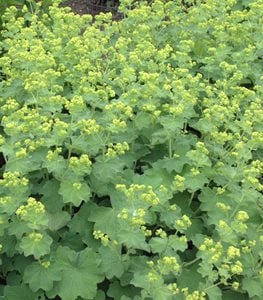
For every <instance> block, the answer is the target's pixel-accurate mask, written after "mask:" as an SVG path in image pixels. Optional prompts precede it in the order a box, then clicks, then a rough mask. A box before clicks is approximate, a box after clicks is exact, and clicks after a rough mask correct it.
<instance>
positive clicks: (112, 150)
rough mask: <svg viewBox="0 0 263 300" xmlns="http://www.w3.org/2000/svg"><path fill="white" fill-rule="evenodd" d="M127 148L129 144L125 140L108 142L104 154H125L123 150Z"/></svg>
mask: <svg viewBox="0 0 263 300" xmlns="http://www.w3.org/2000/svg"><path fill="white" fill-rule="evenodd" d="M128 150H129V144H128V143H127V142H123V143H116V144H112V143H110V144H109V145H108V149H107V152H106V154H105V155H106V156H107V157H115V156H118V155H123V154H125V152H126V151H128Z"/></svg>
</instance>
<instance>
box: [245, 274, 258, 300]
mask: <svg viewBox="0 0 263 300" xmlns="http://www.w3.org/2000/svg"><path fill="white" fill-rule="evenodd" d="M262 283H263V282H262V280H261V279H260V278H248V277H245V278H243V280H242V287H243V289H244V290H246V291H247V292H248V294H249V297H250V298H253V297H255V296H258V297H262V295H263V285H262Z"/></svg>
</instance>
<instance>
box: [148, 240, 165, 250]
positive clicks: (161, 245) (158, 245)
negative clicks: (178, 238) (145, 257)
mask: <svg viewBox="0 0 263 300" xmlns="http://www.w3.org/2000/svg"><path fill="white" fill-rule="evenodd" d="M149 245H150V247H151V251H152V252H153V253H162V252H163V251H164V250H165V249H166V248H167V245H168V240H167V238H160V237H154V238H152V239H151V240H150V241H149Z"/></svg>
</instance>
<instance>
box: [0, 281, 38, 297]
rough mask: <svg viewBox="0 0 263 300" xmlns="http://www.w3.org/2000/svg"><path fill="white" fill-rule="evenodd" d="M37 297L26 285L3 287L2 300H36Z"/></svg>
mask: <svg viewBox="0 0 263 300" xmlns="http://www.w3.org/2000/svg"><path fill="white" fill-rule="evenodd" d="M36 297H37V295H36V294H35V293H33V292H32V291H31V290H30V289H29V288H28V287H27V286H26V285H24V284H22V285H19V286H17V285H15V286H8V285H7V286H5V288H4V299H5V300H18V299H19V300H29V299H32V300H33V299H37V298H36Z"/></svg>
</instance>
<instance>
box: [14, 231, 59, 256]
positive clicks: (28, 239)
mask: <svg viewBox="0 0 263 300" xmlns="http://www.w3.org/2000/svg"><path fill="white" fill-rule="evenodd" d="M40 235H42V238H41V239H40V238H39V239H38V237H37V236H31V234H29V235H27V236H25V237H23V238H22V239H21V242H20V245H19V246H20V248H21V250H22V251H23V252H24V254H25V256H29V255H34V257H35V258H36V259H38V258H40V257H41V256H43V255H46V254H48V253H49V252H50V246H51V244H52V241H53V240H52V238H51V237H50V236H49V235H48V234H47V233H45V232H44V233H43V234H42V233H41V234H40Z"/></svg>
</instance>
